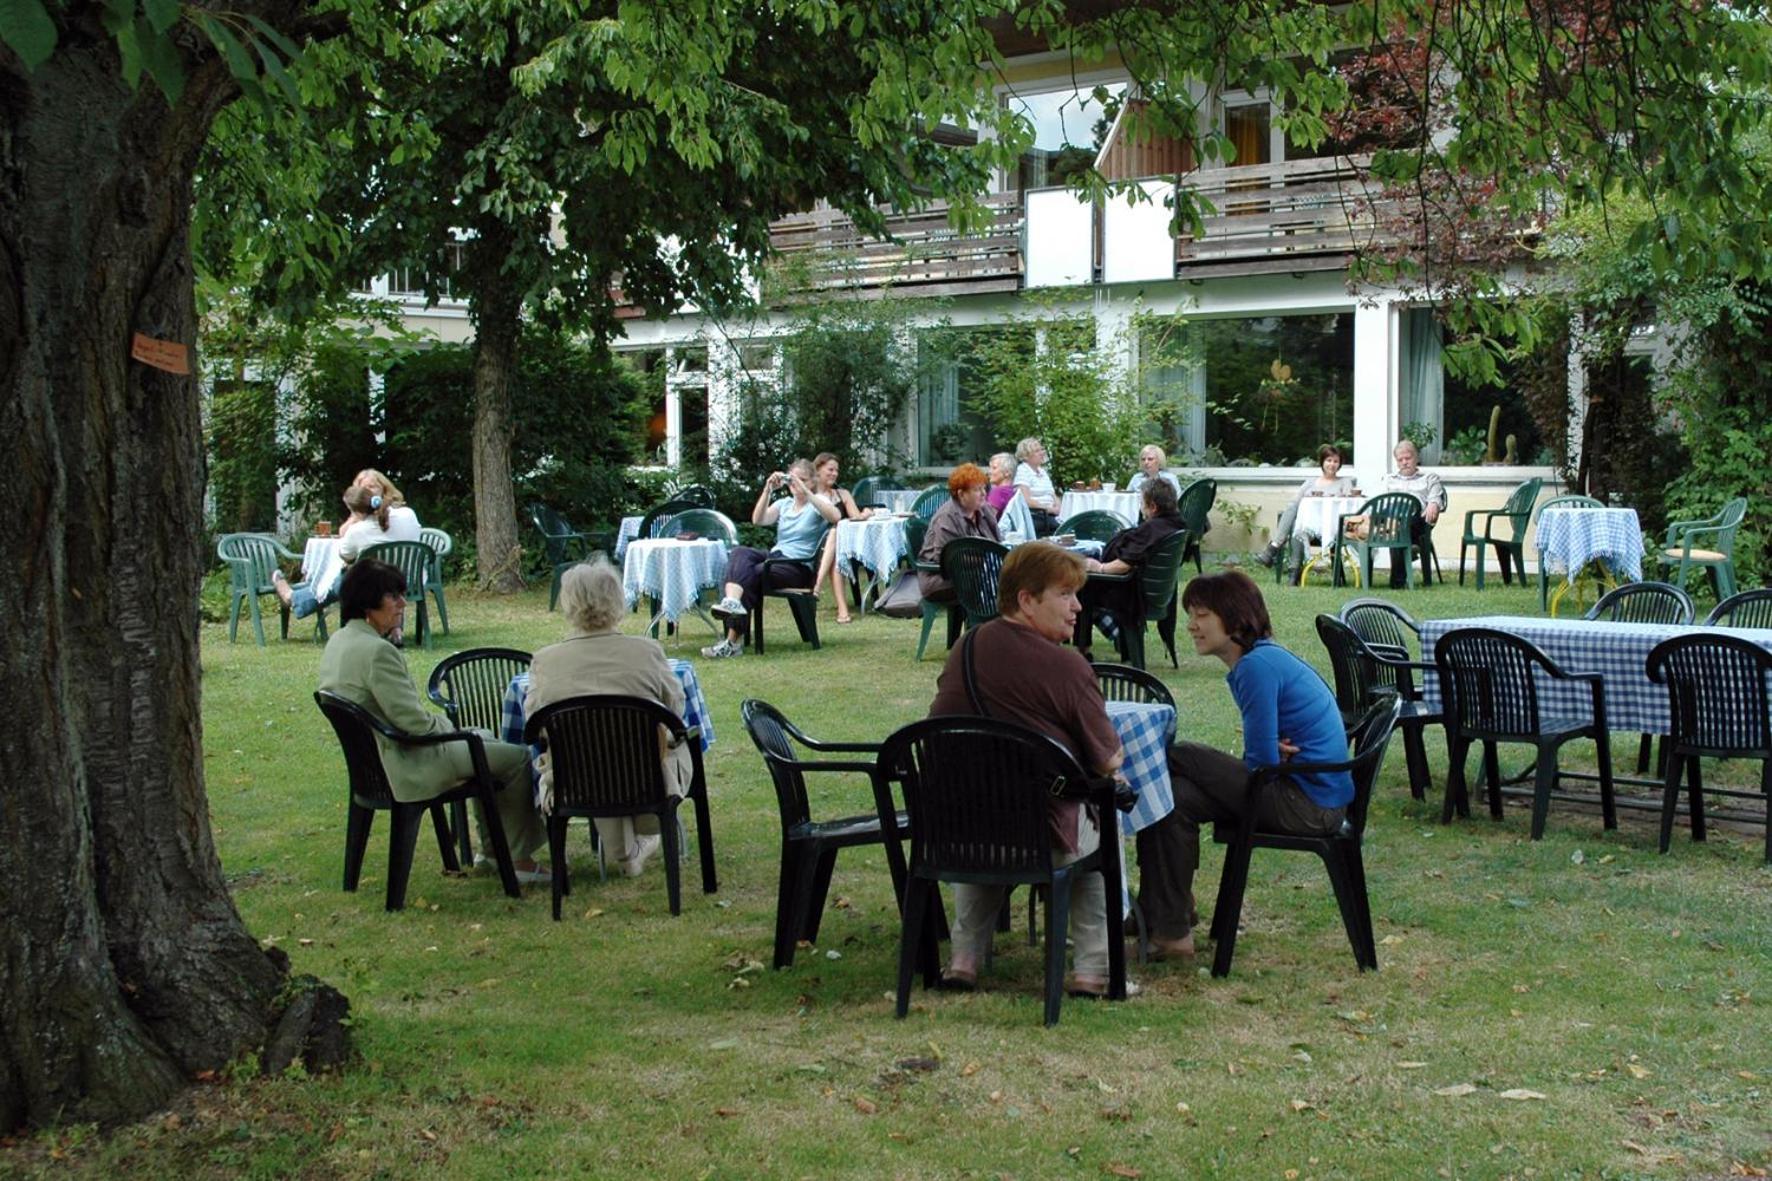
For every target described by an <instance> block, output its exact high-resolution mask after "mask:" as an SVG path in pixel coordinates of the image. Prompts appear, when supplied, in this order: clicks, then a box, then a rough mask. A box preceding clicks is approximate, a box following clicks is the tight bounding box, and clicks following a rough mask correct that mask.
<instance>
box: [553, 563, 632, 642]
mask: <svg viewBox="0 0 1772 1181" xmlns="http://www.w3.org/2000/svg"><path fill="white" fill-rule="evenodd" d="M626 608H627V603H626V601H625V599H624V598H623V596H622V589H621V575H620V574H618V573H616V570H615V567H614V566H611V565H610V564H609V559H608V558H605V557H604V556H603V555H602V554H596V555H594V556H592V557H591V558H590V560H588V561H584V562H580V563H579V564H578V565H576V566H574V567H572V569H570V570H568V571H566V573H564V574H562V575H561V576H560V611H561V612H562V613H563V614H564V615H565V616H566V622H568V623H570V624H571V625H572V626H573V627H574V628H575V629H576V630H578V631H581V632H606V631H614V630H615V626H616V624H617V623H619V622H620V621H621V616H622V612H623V611H624V610H626Z"/></svg>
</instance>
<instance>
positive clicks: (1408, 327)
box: [1398, 308, 1556, 466]
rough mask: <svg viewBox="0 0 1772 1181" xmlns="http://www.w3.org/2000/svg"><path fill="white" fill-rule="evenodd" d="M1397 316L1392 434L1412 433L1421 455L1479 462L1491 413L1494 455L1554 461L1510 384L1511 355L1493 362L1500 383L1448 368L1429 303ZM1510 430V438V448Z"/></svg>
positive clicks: (1432, 460)
mask: <svg viewBox="0 0 1772 1181" xmlns="http://www.w3.org/2000/svg"><path fill="white" fill-rule="evenodd" d="M1402 317H1403V319H1402V325H1401V327H1402V332H1401V341H1400V346H1401V347H1400V349H1399V359H1400V361H1401V370H1402V372H1401V374H1400V378H1401V388H1402V422H1401V423H1400V424H1399V427H1398V435H1399V437H1403V436H1407V437H1409V438H1412V439H1414V440H1415V441H1416V443H1417V445H1418V446H1419V447H1420V448H1421V460H1422V462H1423V463H1427V464H1445V465H1452V466H1460V465H1474V464H1481V463H1484V462H1486V461H1487V460H1488V457H1489V448H1490V441H1489V431H1490V426H1491V422H1492V421H1493V423H1494V426H1495V441H1494V449H1495V450H1494V454H1495V460H1496V461H1497V462H1507V461H1508V456H1509V455H1510V454H1511V455H1512V456H1513V460H1512V462H1514V463H1517V464H1548V463H1555V462H1556V459H1555V458H1554V457H1547V456H1545V455H1543V454H1541V452H1542V451H1543V449H1544V440H1543V436H1542V434H1541V432H1540V431H1539V429H1538V427H1537V425H1536V424H1535V423H1534V422H1533V421H1532V415H1531V414H1530V413H1529V412H1528V411H1527V409H1526V404H1525V401H1524V399H1522V398H1521V396H1520V394H1519V392H1518V391H1517V390H1516V389H1515V386H1514V382H1513V365H1512V363H1511V362H1510V361H1508V360H1507V359H1506V358H1505V357H1504V358H1502V359H1500V360H1499V361H1498V362H1497V367H1498V370H1499V373H1498V376H1499V377H1500V380H1501V384H1499V385H1493V384H1490V383H1488V382H1481V381H1477V380H1473V379H1471V378H1467V377H1463V376H1460V375H1458V374H1455V373H1453V372H1451V371H1450V370H1449V369H1448V368H1447V367H1446V363H1445V334H1444V330H1443V329H1442V328H1441V325H1440V321H1439V318H1438V316H1437V315H1436V314H1435V312H1434V310H1433V309H1432V308H1408V309H1405V310H1404V311H1403V313H1402ZM1510 436H1511V437H1512V439H1513V441H1514V442H1513V447H1512V448H1511V449H1510V448H1509V447H1508V439H1509V437H1510Z"/></svg>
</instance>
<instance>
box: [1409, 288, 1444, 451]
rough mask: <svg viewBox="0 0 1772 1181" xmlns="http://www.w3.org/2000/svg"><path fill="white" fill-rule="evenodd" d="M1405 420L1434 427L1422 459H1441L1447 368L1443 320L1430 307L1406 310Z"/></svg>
mask: <svg viewBox="0 0 1772 1181" xmlns="http://www.w3.org/2000/svg"><path fill="white" fill-rule="evenodd" d="M1402 344H1403V348H1402V363H1403V364H1402V367H1403V421H1402V423H1400V424H1399V428H1400V427H1403V426H1407V425H1408V424H1409V423H1412V422H1419V423H1425V424H1426V425H1428V426H1429V427H1432V428H1433V432H1434V441H1433V442H1432V443H1431V444H1427V445H1425V446H1421V440H1419V439H1417V440H1416V444H1417V445H1418V446H1421V462H1422V463H1425V464H1432V463H1439V462H1440V446H1441V444H1443V443H1444V442H1445V441H1446V370H1445V366H1444V363H1443V357H1442V348H1443V345H1444V341H1443V338H1442V336H1441V333H1440V322H1439V320H1437V319H1435V318H1434V313H1433V310H1432V309H1431V308H1410V309H1409V310H1407V311H1405V312H1404V313H1403V341H1402Z"/></svg>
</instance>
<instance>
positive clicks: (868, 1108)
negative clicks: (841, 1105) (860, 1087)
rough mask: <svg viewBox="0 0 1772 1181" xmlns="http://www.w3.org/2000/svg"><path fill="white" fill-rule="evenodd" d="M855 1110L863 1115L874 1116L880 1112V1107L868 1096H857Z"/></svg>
mask: <svg viewBox="0 0 1772 1181" xmlns="http://www.w3.org/2000/svg"><path fill="white" fill-rule="evenodd" d="M855 1110H857V1111H859V1112H861V1113H862V1114H863V1115H873V1114H874V1113H875V1112H877V1111H879V1110H880V1105H879V1104H878V1103H875V1102H874V1101H873V1100H872V1099H869V1098H868V1097H867V1096H866V1095H857V1096H856V1097H855Z"/></svg>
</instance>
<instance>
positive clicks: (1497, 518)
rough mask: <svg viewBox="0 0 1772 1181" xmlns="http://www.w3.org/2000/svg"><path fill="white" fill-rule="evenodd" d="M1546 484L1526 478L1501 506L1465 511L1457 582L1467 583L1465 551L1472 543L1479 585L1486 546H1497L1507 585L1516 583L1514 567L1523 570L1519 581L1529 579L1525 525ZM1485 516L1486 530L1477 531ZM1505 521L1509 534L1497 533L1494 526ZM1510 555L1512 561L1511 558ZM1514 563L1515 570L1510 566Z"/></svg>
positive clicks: (1497, 556)
mask: <svg viewBox="0 0 1772 1181" xmlns="http://www.w3.org/2000/svg"><path fill="white" fill-rule="evenodd" d="M1543 487H1544V481H1543V480H1541V479H1531V480H1527V481H1526V482H1525V483H1524V484H1521V485H1520V486H1519V487H1518V488H1515V489H1514V491H1513V494H1512V495H1511V496H1509V497H1508V498H1507V503H1506V504H1504V505H1502V506H1501V507H1500V508H1488V509H1484V508H1474V509H1471V510H1470V511H1469V512H1467V513H1465V514H1464V536H1463V537H1462V538H1460V539H1459V542H1458V585H1459V586H1463V585H1464V555H1465V552H1466V551H1467V550H1469V549H1470V548H1471V547H1472V546H1475V547H1476V550H1477V589H1478V590H1482V589H1483V567H1484V566H1485V565H1486V564H1487V563H1485V562H1484V561H1483V557H1484V552H1483V551H1484V548H1485V547H1486V546H1494V547H1495V556H1496V558H1497V559H1499V560H1500V562H1501V581H1502V584H1503V585H1504V586H1511V585H1512V584H1513V570H1518V571H1519V572H1520V582H1521V583H1522V584H1524V583H1525V581H1526V526H1527V525H1528V524H1529V523H1530V522H1531V520H1532V505H1533V502H1535V501H1536V500H1537V499H1538V493H1539V490H1540V489H1541V488H1543ZM1478 517H1481V518H1483V531H1482V532H1481V533H1478V532H1477V518H1478ZM1498 523H1505V524H1506V526H1507V536H1505V537H1497V536H1496V535H1495V527H1496V525H1497V524H1498ZM1510 559H1511V561H1510ZM1510 566H1511V567H1512V570H1510V569H1509V567H1510Z"/></svg>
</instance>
